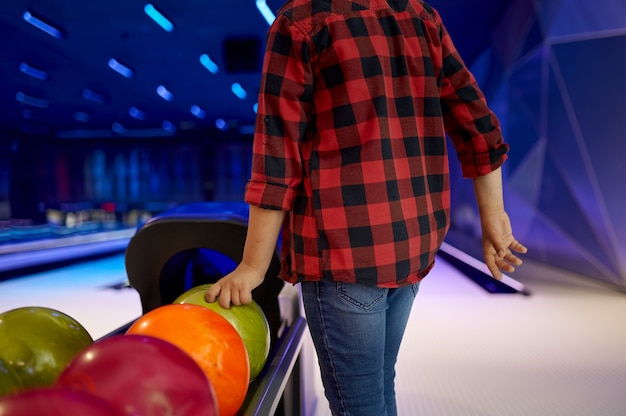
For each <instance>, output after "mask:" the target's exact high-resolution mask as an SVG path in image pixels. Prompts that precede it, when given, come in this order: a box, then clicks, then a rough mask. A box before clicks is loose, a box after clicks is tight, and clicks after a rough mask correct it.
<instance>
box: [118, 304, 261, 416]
mask: <svg viewBox="0 0 626 416" xmlns="http://www.w3.org/2000/svg"><path fill="white" fill-rule="evenodd" d="M126 334H127V335H147V336H153V337H156V338H161V339H163V340H165V341H169V342H171V343H172V344H174V345H176V346H178V347H179V348H181V349H182V350H183V351H185V352H186V353H187V354H189V355H190V356H191V358H193V359H194V360H195V361H196V363H198V365H199V366H200V368H202V370H203V371H204V373H205V374H206V375H207V377H208V378H209V380H210V381H211V384H212V385H213V389H214V390H215V397H216V399H217V407H218V409H219V415H220V416H233V415H235V414H236V413H237V411H238V410H239V408H240V407H241V405H242V404H243V401H244V399H245V397H246V393H247V391H248V382H249V379H250V365H249V364H248V354H247V352H246V347H245V345H244V343H243V340H242V339H241V336H240V335H239V333H237V330H236V329H235V328H234V327H233V326H232V325H231V324H230V323H229V322H228V321H227V320H226V318H224V317H223V316H221V315H220V314H218V313H217V312H215V311H212V310H211V309H208V308H204V307H202V306H198V305H189V304H171V305H163V306H160V307H158V308H156V309H153V310H151V311H150V312H147V313H145V314H144V315H142V316H141V317H139V319H137V320H136V321H135V322H134V323H133V324H132V325H131V326H130V328H129V329H128V331H127V332H126Z"/></svg>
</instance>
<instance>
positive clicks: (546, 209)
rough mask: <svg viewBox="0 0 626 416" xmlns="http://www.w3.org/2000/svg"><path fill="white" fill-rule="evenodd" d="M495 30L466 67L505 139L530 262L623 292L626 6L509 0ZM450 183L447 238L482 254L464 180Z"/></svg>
mask: <svg viewBox="0 0 626 416" xmlns="http://www.w3.org/2000/svg"><path fill="white" fill-rule="evenodd" d="M495 3H498V4H500V3H499V2H497V1H494V4H495ZM529 4H532V7H530V8H529ZM529 11H530V13H529ZM442 16H443V17H444V21H446V19H445V15H443V14H442ZM513 19H517V20H513ZM462 29H463V28H458V27H457V28H456V33H457V34H458V33H459V32H461V31H462ZM464 29H465V30H466V31H467V34H468V36H469V35H470V34H471V31H472V28H471V25H468V26H466V27H465V28H464ZM491 31H492V34H491V38H492V42H490V43H489V44H487V45H485V47H484V51H483V52H482V54H481V55H479V56H482V57H489V58H490V59H489V60H487V59H479V60H476V61H475V62H472V63H470V68H471V69H472V71H474V68H476V72H477V73H478V74H479V75H480V76H477V77H476V78H477V81H478V82H479V84H480V85H481V87H483V89H484V90H485V94H486V96H487V100H488V102H489V103H490V106H491V107H492V108H493V109H494V111H495V112H496V114H497V115H498V117H499V118H500V122H501V124H502V127H503V132H504V135H505V140H506V141H507V142H508V143H509V144H510V145H511V152H510V154H509V161H508V162H507V163H505V165H504V166H503V173H504V184H505V200H506V205H507V210H508V212H509V215H510V217H511V221H512V222H513V227H514V231H515V233H516V237H518V239H519V240H520V241H522V242H523V243H524V244H526V245H527V246H528V247H529V252H528V254H527V255H526V257H527V258H530V259H533V260H535V261H540V262H544V263H546V264H548V265H550V266H553V267H557V268H561V269H565V270H570V271H573V272H576V273H578V274H583V275H586V276H588V277H590V278H594V279H598V280H601V281H603V282H606V283H608V284H610V285H613V286H614V287H616V288H618V289H620V290H623V291H626V196H625V194H626V192H625V190H626V160H625V155H626V2H625V1H624V0H598V1H594V2H589V1H582V0H562V1H550V0H542V1H534V2H531V1H524V0H516V1H512V2H510V3H509V5H508V6H507V7H506V8H504V9H503V10H502V13H501V16H500V19H498V23H494V25H493V27H491ZM459 52H460V53H461V56H463V50H462V49H459ZM486 62H490V63H491V66H490V67H489V68H485V65H486ZM474 65H476V66H475V67H474ZM485 74H490V76H489V77H487V76H485ZM485 86H488V87H487V88H485ZM453 165H454V164H453ZM451 179H452V184H451V187H452V191H453V201H452V202H453V205H452V208H451V211H452V226H451V230H450V233H449V235H448V240H450V242H451V243H453V244H455V245H457V246H459V248H461V249H463V250H465V251H467V252H469V253H472V254H473V255H476V256H482V253H480V251H478V250H479V247H480V245H479V244H477V242H478V241H479V239H480V230H476V227H471V226H469V225H468V222H469V220H470V219H472V218H473V219H474V220H476V219H477V213H476V207H475V202H474V201H472V198H474V196H473V193H472V192H471V187H472V184H471V181H467V180H464V179H462V178H461V177H460V174H459V173H458V171H456V170H455V169H451Z"/></svg>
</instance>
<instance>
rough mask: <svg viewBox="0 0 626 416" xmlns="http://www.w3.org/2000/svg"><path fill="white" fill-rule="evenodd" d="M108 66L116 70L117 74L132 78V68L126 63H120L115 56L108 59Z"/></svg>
mask: <svg viewBox="0 0 626 416" xmlns="http://www.w3.org/2000/svg"><path fill="white" fill-rule="evenodd" d="M109 68H111V69H112V70H114V71H115V72H117V73H118V74H120V75H122V76H124V77H126V78H132V76H133V74H134V72H133V70H132V69H130V68H129V67H127V66H126V65H124V64H122V63H120V62H119V61H118V60H117V59H115V58H111V59H109Z"/></svg>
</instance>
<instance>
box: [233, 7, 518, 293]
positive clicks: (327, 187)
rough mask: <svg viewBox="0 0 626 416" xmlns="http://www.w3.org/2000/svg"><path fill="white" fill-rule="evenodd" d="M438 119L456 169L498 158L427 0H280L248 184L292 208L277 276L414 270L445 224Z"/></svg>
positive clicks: (493, 164) (393, 280) (487, 114)
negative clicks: (454, 155)
mask: <svg viewBox="0 0 626 416" xmlns="http://www.w3.org/2000/svg"><path fill="white" fill-rule="evenodd" d="M444 126H445V130H444ZM446 131H447V133H448V135H449V136H450V138H451V140H452V142H453V143H454V147H455V150H456V152H457V155H458V159H459V161H460V163H461V166H462V171H463V174H464V176H466V177H475V176H477V175H484V174H487V173H489V172H491V171H493V170H495V169H497V168H498V167H499V166H500V165H501V164H502V163H503V162H504V160H505V159H506V152H507V150H508V146H507V145H506V144H505V143H503V141H502V134H501V130H500V127H499V123H498V120H497V118H496V116H495V115H494V114H493V113H492V112H491V111H490V110H489V108H488V107H487V104H486V102H485V99H484V96H483V94H482V92H481V91H480V90H479V88H478V86H477V85H476V81H475V79H474V77H473V76H472V75H471V74H470V72H469V71H468V70H467V68H466V67H465V65H464V63H463V61H462V60H461V58H460V57H459V55H458V53H457V51H456V49H455V47H454V45H453V43H452V40H451V39H450V37H449V35H448V32H447V31H446V29H445V27H444V26H443V24H442V21H441V18H440V16H439V14H438V13H437V12H436V11H435V10H434V9H433V8H432V7H430V6H428V5H426V4H424V3H422V2H420V1H417V0H408V1H407V0H397V1H393V0H388V1H385V0H352V1H350V0H292V1H289V2H287V3H286V4H285V5H284V6H283V8H282V9H281V10H280V11H279V13H278V15H277V18H276V20H275V21H274V23H273V24H272V26H271V28H270V30H269V33H268V38H267V49H266V52H265V60H264V67H263V76H262V80H261V90H260V94H259V107H258V117H257V122H256V132H255V136H254V146H253V168H252V176H251V179H250V181H249V183H248V185H247V189H246V197H245V199H246V202H248V203H250V204H253V205H256V206H260V207H262V208H269V209H278V210H285V211H289V214H288V215H287V217H286V220H285V224H284V227H283V234H282V238H283V240H282V250H283V264H282V271H281V277H282V278H283V279H285V280H286V281H289V282H297V281H303V280H306V281H314V280H319V279H321V278H324V279H326V278H328V279H333V280H335V281H344V282H357V283H361V284H365V285H375V286H379V287H399V286H404V285H407V284H411V283H415V282H417V281H419V280H420V279H421V278H423V277H424V276H425V275H426V274H427V273H428V271H429V270H430V268H431V267H432V266H433V264H434V258H435V254H436V252H437V250H438V249H439V247H440V244H441V242H442V240H443V238H444V236H445V234H446V232H447V230H448V226H449V208H450V193H449V182H448V152H447V149H446V139H445V132H446Z"/></svg>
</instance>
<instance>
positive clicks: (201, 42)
mask: <svg viewBox="0 0 626 416" xmlns="http://www.w3.org/2000/svg"><path fill="white" fill-rule="evenodd" d="M314 1H315V0H314ZM257 3H265V2H264V1H263V0H260V1H256V2H255V0H227V1H217V0H204V1H195V0H170V1H165V0H162V1H159V2H153V3H151V4H153V5H154V7H155V8H156V10H158V11H160V12H161V13H162V14H163V15H164V16H165V17H167V18H168V19H169V20H170V21H171V22H172V23H173V25H174V29H173V30H172V31H171V32H168V31H166V30H164V29H163V28H161V27H160V26H159V25H158V24H157V23H156V22H155V21H153V20H152V19H151V18H150V17H149V16H148V13H147V12H146V11H145V10H144V8H145V6H146V4H149V3H147V2H146V1H141V2H140V1H135V0H106V1H77V0H4V1H2V2H0V40H1V41H0V105H1V107H0V134H2V135H6V134H17V135H23V134H37V135H47V136H48V135H52V136H57V137H107V136H113V135H115V134H117V135H122V136H123V135H127V136H133V135H134V136H158V135H169V134H176V133H180V132H183V131H197V130H199V129H201V130H206V129H213V128H215V127H216V124H217V125H219V126H224V128H232V129H237V130H238V131H240V132H243V133H246V132H249V129H250V127H251V125H252V123H253V120H254V116H255V113H254V106H255V104H256V98H257V94H258V83H259V78H260V69H261V68H260V66H261V60H262V53H263V48H264V44H265V35H266V32H267V29H268V27H269V25H268V22H267V21H266V19H265V18H264V17H263V16H262V14H261V13H260V11H259V9H258V8H257V6H256V4H257ZM282 3H283V0H267V3H266V4H267V6H268V7H269V9H270V10H271V11H272V12H274V13H275V12H276V10H278V8H279V7H280V6H281V5H282ZM503 3H506V2H505V1H503V0H480V1H472V2H468V1H463V0H455V1H442V0H439V1H433V2H431V4H433V5H434V6H435V7H436V8H437V9H438V10H439V11H440V13H441V15H442V16H443V17H444V21H445V22H446V24H447V26H448V28H449V30H450V32H451V33H452V34H453V36H455V35H456V36H455V40H456V43H457V46H458V48H459V50H460V51H461V52H462V54H463V55H464V57H465V58H466V60H467V59H473V57H475V56H476V55H477V53H478V51H479V50H480V49H481V48H484V46H485V44H486V43H487V42H489V37H490V33H491V27H492V25H493V24H494V22H495V21H496V19H497V16H498V15H499V13H500V12H501V10H499V9H501V8H502V7H496V6H498V5H500V4H503ZM33 19H37V20H40V21H42V22H45V23H47V24H49V25H51V26H52V27H54V28H56V29H58V30H59V32H60V34H59V35H58V36H59V37H55V36H52V35H50V34H47V33H46V32H44V31H42V30H41V29H39V28H37V27H35V26H33V25H32V24H31V23H29V21H31V22H32V21H33ZM203 54H206V55H208V56H209V57H210V59H211V60H212V61H213V62H215V64H217V66H218V68H219V71H218V72H217V73H212V72H210V71H209V70H208V69H207V68H205V66H203V65H202V64H201V62H200V57H201V56H202V55H203ZM112 59H113V60H114V61H112ZM115 62H117V63H119V64H121V65H124V66H125V67H127V68H129V69H130V70H132V75H131V76H130V77H125V76H123V75H121V74H120V73H118V72H116V71H115V70H113V69H112V68H111V65H112V64H113V66H115V65H114V64H115ZM235 83H238V84H239V85H240V86H241V88H242V89H243V90H244V91H245V92H246V93H247V96H246V97H242V98H240V97H237V96H236V94H235V93H233V91H232V85H233V84H235ZM159 86H163V87H164V88H165V89H167V90H168V91H169V92H171V94H172V99H171V101H168V100H166V99H164V98H162V97H161V96H159V94H158V93H157V88H158V87H159ZM194 106H197V107H194ZM192 108H193V109H194V112H195V113H196V114H195V115H194V114H192ZM198 109H199V110H198ZM220 123H221V124H220Z"/></svg>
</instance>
